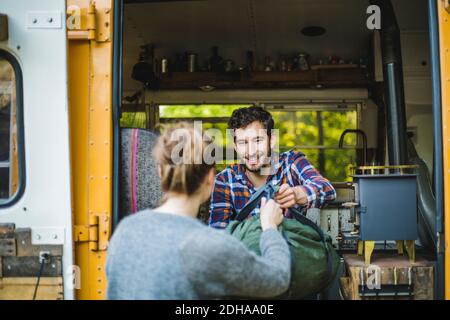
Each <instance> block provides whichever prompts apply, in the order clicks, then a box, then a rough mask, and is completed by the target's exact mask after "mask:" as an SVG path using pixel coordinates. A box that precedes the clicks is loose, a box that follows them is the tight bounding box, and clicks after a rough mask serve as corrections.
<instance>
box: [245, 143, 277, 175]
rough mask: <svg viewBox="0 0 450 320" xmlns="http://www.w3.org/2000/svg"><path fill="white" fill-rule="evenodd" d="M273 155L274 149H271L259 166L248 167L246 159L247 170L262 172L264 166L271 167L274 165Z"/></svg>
mask: <svg viewBox="0 0 450 320" xmlns="http://www.w3.org/2000/svg"><path fill="white" fill-rule="evenodd" d="M271 157H272V150H271V149H269V153H268V155H267V156H264V159H263V163H262V164H261V165H260V166H258V167H257V168H250V167H248V166H247V164H246V163H245V161H244V166H245V170H247V171H249V172H251V173H261V170H263V169H264V168H267V167H270V166H271V165H272V162H271Z"/></svg>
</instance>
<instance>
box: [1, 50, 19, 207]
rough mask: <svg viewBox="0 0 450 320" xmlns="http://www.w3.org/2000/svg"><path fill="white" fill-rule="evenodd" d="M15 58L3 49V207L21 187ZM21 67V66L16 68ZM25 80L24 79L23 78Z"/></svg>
mask: <svg viewBox="0 0 450 320" xmlns="http://www.w3.org/2000/svg"><path fill="white" fill-rule="evenodd" d="M13 63H14V64H15V60H14V58H12V56H11V55H10V54H8V53H6V52H5V51H2V50H0V205H5V204H7V203H10V202H11V201H12V200H13V199H14V198H15V197H16V196H17V195H18V191H19V188H20V181H21V179H20V165H21V164H20V163H19V162H20V160H19V159H20V155H19V150H20V148H19V147H18V143H19V140H18V138H19V137H18V133H19V130H18V125H19V123H18V118H17V113H18V111H19V110H18V108H19V107H20V106H19V105H18V99H17V97H18V94H21V93H19V92H17V91H18V78H17V73H16V72H17V70H16V69H15V66H14V65H13ZM16 66H17V68H18V65H16ZM19 80H21V78H19Z"/></svg>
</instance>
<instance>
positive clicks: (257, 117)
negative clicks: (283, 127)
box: [228, 106, 274, 137]
mask: <svg viewBox="0 0 450 320" xmlns="http://www.w3.org/2000/svg"><path fill="white" fill-rule="evenodd" d="M254 121H259V122H261V124H262V125H263V127H264V128H265V129H266V130H267V135H268V136H269V137H270V136H271V134H272V129H273V127H274V121H273V118H272V115H271V114H270V113H269V112H268V111H266V110H264V109H263V108H261V107H255V106H253V107H246V108H240V109H236V110H234V111H233V114H232V115H231V118H230V120H229V121H228V128H229V129H233V130H236V129H241V128H245V127H247V126H248V125H249V124H250V123H252V122H254Z"/></svg>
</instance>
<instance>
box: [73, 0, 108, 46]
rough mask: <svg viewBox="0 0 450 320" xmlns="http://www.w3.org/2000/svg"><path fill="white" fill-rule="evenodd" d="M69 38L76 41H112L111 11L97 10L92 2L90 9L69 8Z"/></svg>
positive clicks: (106, 9)
mask: <svg viewBox="0 0 450 320" xmlns="http://www.w3.org/2000/svg"><path fill="white" fill-rule="evenodd" d="M67 16H68V18H67V31H68V38H69V39H74V40H95V41H97V42H108V41H111V19H112V16H111V9H110V8H97V7H96V6H95V3H94V2H91V3H90V4H89V6H88V8H81V9H80V8H78V7H72V6H69V7H68V8H67Z"/></svg>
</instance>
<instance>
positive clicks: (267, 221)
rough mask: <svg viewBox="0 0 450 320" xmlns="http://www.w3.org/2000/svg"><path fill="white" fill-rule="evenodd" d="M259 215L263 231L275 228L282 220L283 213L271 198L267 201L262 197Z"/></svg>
mask: <svg viewBox="0 0 450 320" xmlns="http://www.w3.org/2000/svg"><path fill="white" fill-rule="evenodd" d="M259 217H260V220H261V228H262V229H263V231H264V230H267V229H276V228H277V227H278V226H279V225H280V223H281V222H283V213H282V211H281V209H280V206H279V205H278V204H277V203H276V202H275V201H273V200H272V199H270V200H269V201H267V199H266V198H264V197H263V198H262V199H261V213H260V215H259Z"/></svg>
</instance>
